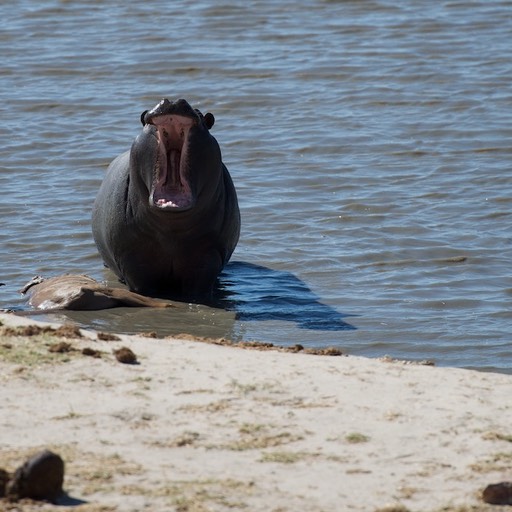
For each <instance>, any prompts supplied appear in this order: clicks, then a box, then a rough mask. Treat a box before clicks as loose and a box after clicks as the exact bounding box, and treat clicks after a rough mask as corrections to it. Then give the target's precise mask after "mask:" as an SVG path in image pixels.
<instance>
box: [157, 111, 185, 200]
mask: <svg viewBox="0 0 512 512" xmlns="http://www.w3.org/2000/svg"><path fill="white" fill-rule="evenodd" d="M153 124H154V125H155V126H156V128H157V139H158V145H159V152H158V160H157V164H156V168H155V175H154V179H153V187H152V194H151V198H150V200H151V201H152V203H153V204H154V205H155V206H157V207H158V208H161V209H187V208H190V207H191V206H192V205H193V194H192V190H191V188H190V183H189V180H188V177H187V136H188V132H189V130H190V127H191V126H192V125H193V124H194V120H193V119H190V118H188V117H185V116H178V115H163V116H159V117H156V118H154V119H153Z"/></svg>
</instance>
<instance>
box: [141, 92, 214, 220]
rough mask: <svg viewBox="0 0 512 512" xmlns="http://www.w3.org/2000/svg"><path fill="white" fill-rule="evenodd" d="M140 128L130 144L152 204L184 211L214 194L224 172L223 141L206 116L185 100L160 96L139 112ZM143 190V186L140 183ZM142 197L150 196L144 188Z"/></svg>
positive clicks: (208, 116)
mask: <svg viewBox="0 0 512 512" xmlns="http://www.w3.org/2000/svg"><path fill="white" fill-rule="evenodd" d="M141 121H142V124H143V126H144V128H143V131H142V133H141V134H140V135H139V136H138V137H137V138H136V139H135V141H134V143H133V146H132V151H131V155H132V170H134V169H135V172H136V173H137V176H136V179H137V180H138V181H139V184H140V185H143V186H144V189H145V190H147V200H148V201H149V206H150V208H153V209H157V210H160V211H185V210H189V209H191V208H193V207H194V206H195V205H196V203H197V202H198V200H199V198H200V197H201V196H204V195H208V194H211V193H212V189H213V190H214V189H215V188H216V187H215V185H216V184H217V183H218V182H219V180H220V179H221V176H222V160H221V153H220V149H219V145H218V144H217V141H216V140H215V138H214V137H213V136H212V135H211V134H210V132H209V129H210V128H211V127H212V126H213V123H214V121H215V119H214V117H213V115H212V114H210V113H207V114H206V115H204V116H203V114H201V112H199V110H197V109H193V108H192V107H191V106H190V105H189V104H188V103H187V102H186V101H185V100H183V99H180V100H178V101H176V102H172V101H169V100H168V99H164V100H162V101H161V102H160V103H159V104H158V105H156V107H154V108H153V109H152V110H149V111H145V112H143V113H142V115H141ZM139 190H140V186H139ZM142 196H143V197H141V199H143V200H146V197H145V193H144V194H142Z"/></svg>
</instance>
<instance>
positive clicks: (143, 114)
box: [140, 110, 148, 126]
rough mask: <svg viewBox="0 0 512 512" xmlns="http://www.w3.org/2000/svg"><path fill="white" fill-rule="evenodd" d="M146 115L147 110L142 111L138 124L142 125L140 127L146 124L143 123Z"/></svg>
mask: <svg viewBox="0 0 512 512" xmlns="http://www.w3.org/2000/svg"><path fill="white" fill-rule="evenodd" d="M147 113H148V111H147V110H144V112H142V114H141V115H140V122H141V123H142V126H146V122H145V121H144V118H145V117H146V114H147Z"/></svg>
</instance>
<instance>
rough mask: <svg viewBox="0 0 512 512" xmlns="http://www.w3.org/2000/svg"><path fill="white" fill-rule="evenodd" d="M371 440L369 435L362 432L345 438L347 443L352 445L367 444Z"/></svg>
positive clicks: (353, 433)
mask: <svg viewBox="0 0 512 512" xmlns="http://www.w3.org/2000/svg"><path fill="white" fill-rule="evenodd" d="M369 440H370V438H369V437H368V436H367V435H365V434H361V433H360V432H351V433H350V434H347V435H346V436H345V441H347V443H350V444H359V443H367V442H368V441H369Z"/></svg>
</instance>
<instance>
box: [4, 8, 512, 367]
mask: <svg viewBox="0 0 512 512" xmlns="http://www.w3.org/2000/svg"><path fill="white" fill-rule="evenodd" d="M169 5H170V4H169V3H168V2H162V1H147V2H137V3H135V2H121V1H105V2H95V1H93V0H90V1H73V2H69V1H64V0H63V1H55V0H52V1H50V0H47V1H45V0H38V1H37V2H36V1H34V0H25V1H20V2H17V4H16V7H15V8H14V7H13V6H8V5H3V4H2V5H1V6H0V14H1V18H2V20H3V26H2V31H1V32H0V41H1V44H2V57H3V58H2V66H1V67H0V83H1V90H2V99H3V101H2V102H1V103H0V111H1V115H2V123H1V125H0V133H1V139H2V145H1V147H0V190H2V197H1V199H0V218H1V221H2V230H1V231H0V243H1V247H2V251H1V253H0V269H1V275H0V281H1V282H3V283H5V286H2V287H1V288H0V307H4V308H6V307H9V308H23V307H25V305H24V300H23V298H22V297H21V296H20V294H19V293H18V290H19V288H21V286H22V285H23V284H24V283H25V282H26V281H27V280H28V279H29V278H30V277H32V276H33V275H35V274H42V275H45V276H51V275H57V274H61V273H65V272H71V273H87V274H89V275H91V276H93V277H95V278H97V279H111V276H110V275H109V273H108V271H106V270H104V269H103V267H102V262H101V260H100V258H99V256H98V254H97V251H96V249H95V246H94V242H93V240H92V235H91V230H90V214H91V207H92V202H93V200H94V197H95V194H96V192H97V190H98V187H99V185H100V183H101V180H102V176H103V174H104V172H105V169H106V167H107V165H108V163H109V162H110V161H111V160H112V159H113V158H114V157H115V156H116V155H118V154H119V153H121V152H123V151H124V150H126V149H128V148H129V146H130V144H131V141H132V139H133V138H134V137H135V136H136V135H137V133H138V131H139V129H140V123H139V116H140V113H141V112H142V111H143V110H145V109H147V108H151V107H152V106H154V105H155V104H156V103H157V102H158V101H159V100H160V99H161V98H162V97H169V98H170V99H177V98H178V97H184V98H186V99H187V100H188V101H189V102H190V103H191V104H192V105H193V106H195V107H198V108H200V109H201V110H203V111H211V112H213V113H214V115H215V118H216V124H215V126H214V128H213V130H212V133H213V134H214V136H215V137H216V138H217V140H218V141H219V144H220V146H221V149H222V152H223V159H224V162H225V163H226V165H227V167H228V168H229V170H230V172H231V175H232V177H233V179H234V182H235V185H236V187H237V191H238V195H239V202H240V207H241V211H242V220H243V228H242V236H241V240H240V243H239V245H238V248H237V250H236V252H235V254H234V256H233V263H232V264H230V265H228V267H227V268H226V271H225V273H224V274H223V276H222V277H221V280H220V285H219V286H220V288H221V290H222V291H223V294H224V296H225V299H224V303H223V306H224V307H222V308H209V307H206V306H197V305H194V306H192V305H191V306H187V305H184V306H183V308H180V310H179V311H173V313H172V314H169V312H167V311H165V312H162V311H158V312H156V311H148V310H134V309H119V310H111V311H104V312H98V313H69V316H71V317H72V318H73V319H75V320H76V321H77V322H79V323H80V324H81V325H84V326H92V327H95V328H98V329H103V330H110V329H111V330H118V331H123V332H139V331H143V330H146V331H147V330H151V331H157V332H159V333H160V334H170V333H178V332H189V333H194V334H202V335H213V336H225V337H229V338H232V339H246V340H265V341H272V342H275V343H279V344H295V343H301V344H303V345H308V346H325V345H335V346H338V347H341V348H343V349H344V350H345V351H346V352H348V353H350V354H356V355H365V356H372V357H374V356H381V355H384V354H389V355H391V356H393V357H399V358H408V359H424V358H425V359H433V360H435V361H436V364H438V365H449V366H461V367H469V368H478V369H485V370H492V371H502V372H508V373H512V348H511V335H510V326H511V325H512V322H511V320H512V307H511V301H512V278H511V272H510V248H511V241H512V235H511V225H512V213H511V210H512V178H511V172H510V167H511V164H510V162H511V157H512V144H511V140H512V61H511V59H510V47H511V46H510V45H511V43H510V41H511V34H512V6H511V4H510V2H508V1H503V2H500V1H496V2H494V1H485V0H481V1H472V2H459V1H444V2H424V1H420V2H398V3H397V2H391V1H388V0H381V1H371V0H368V1H355V0H354V1H348V0H346V1H341V0H339V1H334V0H333V1H322V0H309V1H303V2H289V1H286V0H285V1H284V2H271V1H256V2H249V3H245V4H240V3H238V2H230V1H226V2H221V3H218V2H212V1H211V0H210V1H198V2H194V3H189V2H173V3H172V9H170V8H169ZM52 318H55V317H54V316H53V317H52Z"/></svg>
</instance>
